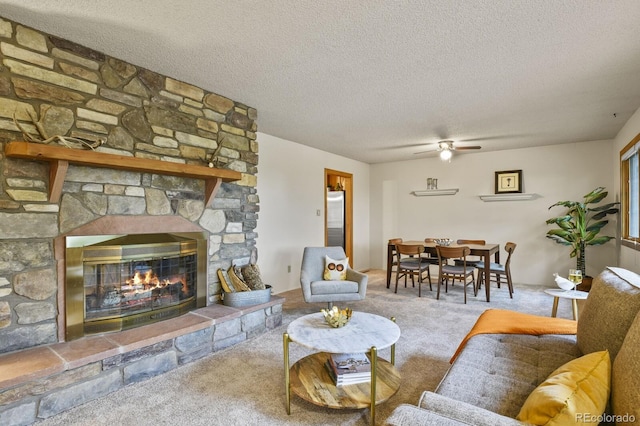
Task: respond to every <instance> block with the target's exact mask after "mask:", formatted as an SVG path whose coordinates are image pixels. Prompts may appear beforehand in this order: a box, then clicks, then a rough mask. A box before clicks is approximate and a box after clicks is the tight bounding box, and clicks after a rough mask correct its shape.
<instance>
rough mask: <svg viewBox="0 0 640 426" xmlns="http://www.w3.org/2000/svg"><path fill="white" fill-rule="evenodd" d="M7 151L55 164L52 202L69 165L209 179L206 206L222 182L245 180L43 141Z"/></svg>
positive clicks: (9, 146) (198, 168)
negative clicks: (49, 143)
mask: <svg viewBox="0 0 640 426" xmlns="http://www.w3.org/2000/svg"><path fill="white" fill-rule="evenodd" d="M4 152H5V154H6V156H7V157H12V158H22V159H26V160H35V161H47V162H49V163H50V164H51V169H50V173H49V174H50V176H49V202H51V203H57V202H58V201H60V197H61V195H62V186H63V183H64V179H65V176H66V174H67V169H68V167H69V164H78V165H81V166H91V167H103V168H109V169H117V170H128V171H132V172H139V173H153V174H159V175H170V176H180V177H186V178H193V179H203V180H204V181H205V193H204V202H205V207H206V206H208V205H209V204H210V203H211V201H212V200H213V198H214V197H215V195H216V192H218V189H219V188H220V185H221V184H222V182H233V181H237V180H240V179H242V174H241V173H240V172H236V171H235V170H226V169H214V168H211V167H205V166H198V165H193V164H182V163H172V162H169V161H160V160H152V159H148V158H137V157H128V156H126V155H118V154H107V153H104V152H96V151H87V150H81V149H73V148H67V147H62V146H54V145H45V144H40V143H31V142H9V143H7V145H6V147H5V150H4Z"/></svg>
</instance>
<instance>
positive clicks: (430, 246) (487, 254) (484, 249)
mask: <svg viewBox="0 0 640 426" xmlns="http://www.w3.org/2000/svg"><path fill="white" fill-rule="evenodd" d="M402 244H422V245H423V246H424V252H425V253H429V254H431V255H432V256H438V253H437V252H436V245H437V244H436V243H435V242H425V241H403V242H402ZM459 246H466V247H469V250H470V252H469V254H470V255H471V256H479V257H481V258H482V259H483V260H484V268H478V272H479V273H483V274H484V283H485V286H484V292H485V296H486V299H487V302H489V301H490V300H491V285H490V280H489V277H490V271H491V255H493V256H494V262H495V263H500V244H493V243H489V244H455V243H454V244H451V247H459ZM393 253H394V244H391V243H389V244H388V245H387V288H389V286H390V285H391V268H392V265H393Z"/></svg>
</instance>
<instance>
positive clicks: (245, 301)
mask: <svg viewBox="0 0 640 426" xmlns="http://www.w3.org/2000/svg"><path fill="white" fill-rule="evenodd" d="M265 287H266V288H265V289H264V290H251V291H236V292H234V293H225V292H223V293H222V303H223V304H224V305H225V306H231V307H234V308H235V307H239V306H250V305H259V304H261V303H267V302H268V301H269V300H271V286H270V285H265Z"/></svg>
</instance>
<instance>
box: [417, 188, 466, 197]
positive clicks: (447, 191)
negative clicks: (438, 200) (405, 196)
mask: <svg viewBox="0 0 640 426" xmlns="http://www.w3.org/2000/svg"><path fill="white" fill-rule="evenodd" d="M457 192H458V188H451V189H425V190H422V191H413V192H412V194H413V195H415V196H416V197H425V196H430V195H455V194H456V193H457Z"/></svg>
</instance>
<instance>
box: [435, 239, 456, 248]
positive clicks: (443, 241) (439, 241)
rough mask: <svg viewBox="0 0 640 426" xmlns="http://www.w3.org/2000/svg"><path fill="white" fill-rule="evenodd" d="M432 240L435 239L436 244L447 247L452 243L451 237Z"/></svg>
mask: <svg viewBox="0 0 640 426" xmlns="http://www.w3.org/2000/svg"><path fill="white" fill-rule="evenodd" d="M433 241H435V242H436V244H437V245H439V246H445V247H448V246H450V245H451V243H453V240H452V239H451V238H435V239H434V240H433Z"/></svg>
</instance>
